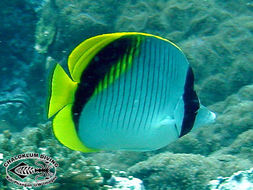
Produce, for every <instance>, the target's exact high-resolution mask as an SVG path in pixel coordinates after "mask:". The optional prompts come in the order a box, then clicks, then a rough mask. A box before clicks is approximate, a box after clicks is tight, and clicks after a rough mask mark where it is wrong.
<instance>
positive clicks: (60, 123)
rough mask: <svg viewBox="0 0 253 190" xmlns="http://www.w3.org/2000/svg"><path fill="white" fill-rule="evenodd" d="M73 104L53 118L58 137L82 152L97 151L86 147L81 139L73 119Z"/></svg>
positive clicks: (66, 144) (63, 142)
mask: <svg viewBox="0 0 253 190" xmlns="http://www.w3.org/2000/svg"><path fill="white" fill-rule="evenodd" d="M72 105H73V104H69V105H67V106H65V107H64V108H63V109H62V110H61V111H59V112H58V113H57V115H56V116H55V118H54V120H53V131H54V134H55V136H56V138H57V139H58V140H59V141H60V142H61V143H62V144H63V145H64V146H66V147H68V148H70V149H72V150H77V151H81V152H95V151H97V150H95V149H91V148H88V147H86V146H85V145H84V144H83V143H82V142H81V141H80V139H79V137H78V135H77V132H76V128H75V124H74V121H73V119H72V112H71V110H72Z"/></svg>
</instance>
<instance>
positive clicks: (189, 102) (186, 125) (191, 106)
mask: <svg viewBox="0 0 253 190" xmlns="http://www.w3.org/2000/svg"><path fill="white" fill-rule="evenodd" d="M183 101H184V118H183V122H182V129H181V133H180V136H179V137H182V136H184V135H186V134H187V133H188V132H190V131H191V129H192V128H193V125H194V121H195V118H196V115H197V111H198V109H199V106H200V104H199V99H198V97H197V94H196V92H195V91H194V75H193V71H192V69H191V67H189V68H188V71H187V76H186V81H185V86H184V94H183Z"/></svg>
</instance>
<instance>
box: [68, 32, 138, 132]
mask: <svg viewBox="0 0 253 190" xmlns="http://www.w3.org/2000/svg"><path fill="white" fill-rule="evenodd" d="M134 39H136V37H135V36H123V37H121V38H119V39H117V40H115V41H113V42H112V43H110V44H108V45H107V46H106V47H104V48H103V49H101V50H100V51H99V52H98V53H97V54H96V56H95V57H94V58H93V59H92V60H91V62H90V63H89V65H88V66H87V68H86V69H85V70H84V71H83V73H82V76H81V80H80V83H79V84H78V88H77V91H76V93H75V102H74V105H73V107H72V116H73V120H74V122H75V126H76V130H78V122H79V118H80V114H81V112H82V109H83V108H84V106H85V104H86V103H87V102H88V101H89V99H90V98H91V97H92V95H93V94H94V91H95V88H96V87H97V86H98V84H99V82H100V81H103V80H104V78H105V76H106V74H107V73H109V72H110V69H111V67H112V66H113V65H114V64H116V63H117V61H118V60H119V59H121V58H122V55H124V54H125V52H126V50H127V49H128V47H131V46H132V43H133V42H135V43H136V40H134ZM103 85H104V84H103ZM101 99H102V98H101Z"/></svg>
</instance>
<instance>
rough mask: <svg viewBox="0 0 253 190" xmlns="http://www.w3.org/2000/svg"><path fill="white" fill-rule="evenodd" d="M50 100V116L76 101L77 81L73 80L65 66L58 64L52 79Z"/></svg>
mask: <svg viewBox="0 0 253 190" xmlns="http://www.w3.org/2000/svg"><path fill="white" fill-rule="evenodd" d="M50 87H51V88H50V97H49V102H48V114H47V116H48V118H50V117H52V116H53V115H54V114H56V113H57V112H58V111H59V110H61V109H62V108H63V107H64V106H66V105H67V104H71V103H73V102H74V98H75V91H76V88H77V83H76V82H73V81H72V80H71V79H70V78H69V76H68V75H67V74H66V73H65V71H64V70H63V68H62V67H61V66H60V65H59V64H57V65H56V67H55V69H54V72H53V75H52V80H51V86H50Z"/></svg>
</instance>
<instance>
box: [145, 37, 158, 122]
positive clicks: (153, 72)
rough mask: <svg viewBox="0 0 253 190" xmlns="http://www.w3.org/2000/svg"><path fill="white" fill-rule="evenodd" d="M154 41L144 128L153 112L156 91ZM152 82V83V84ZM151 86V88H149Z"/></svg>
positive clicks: (150, 46) (150, 49)
mask: <svg viewBox="0 0 253 190" xmlns="http://www.w3.org/2000/svg"><path fill="white" fill-rule="evenodd" d="M154 47H155V45H154V41H153V40H152V39H151V40H150V44H149V54H150V59H149V63H148V64H149V66H150V67H149V73H150V78H148V82H147V84H148V86H147V89H150V90H148V92H149V94H148V97H149V100H148V102H147V103H148V108H147V112H148V113H147V116H146V119H145V122H144V126H145V127H146V126H147V125H148V119H149V118H150V111H151V105H152V99H153V90H154V80H155V51H156V49H155V48H154ZM151 81H152V82H151ZM149 84H151V86H149Z"/></svg>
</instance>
